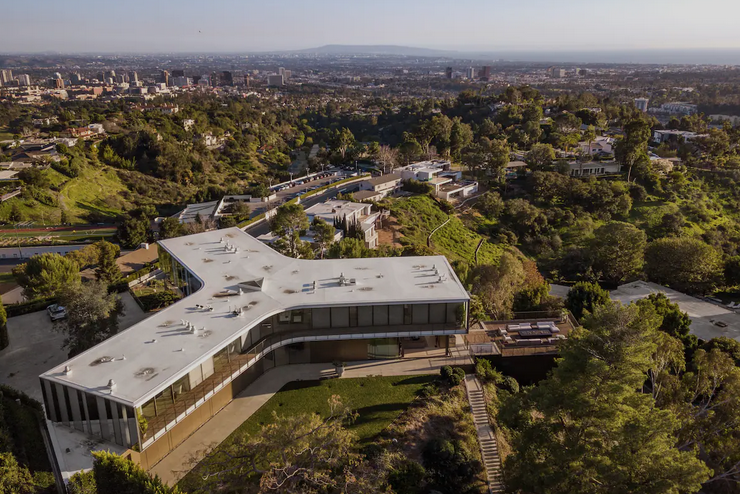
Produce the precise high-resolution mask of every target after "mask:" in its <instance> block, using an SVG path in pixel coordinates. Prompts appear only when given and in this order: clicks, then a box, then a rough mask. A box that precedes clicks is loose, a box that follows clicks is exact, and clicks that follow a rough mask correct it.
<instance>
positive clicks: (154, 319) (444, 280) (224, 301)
mask: <svg viewBox="0 0 740 494" xmlns="http://www.w3.org/2000/svg"><path fill="white" fill-rule="evenodd" d="M160 245H161V247H162V248H163V249H164V250H166V251H167V252H168V253H169V254H170V255H171V256H172V257H173V258H174V259H175V260H177V261H178V262H179V263H180V264H182V265H183V266H185V267H187V269H188V270H189V271H190V272H191V273H192V275H193V276H194V277H195V278H197V279H198V280H200V281H201V283H202V287H201V288H200V289H199V290H198V291H197V292H195V293H193V294H192V295H190V296H188V297H186V298H184V299H183V300H181V301H179V302H177V303H175V304H173V305H171V306H169V307H167V308H165V309H163V310H161V311H159V312H157V313H155V314H153V315H152V316H151V317H149V318H148V319H145V320H144V321H142V322H140V323H138V324H135V325H134V326H132V327H130V328H129V329H127V330H125V331H122V332H121V333H119V334H117V335H115V336H113V337H111V338H109V339H108V340H106V341H104V342H103V343H100V344H99V345H97V346H95V347H93V348H91V349H89V350H87V351H86V352H84V353H82V354H80V355H77V356H76V357H74V358H72V359H70V360H68V361H67V362H64V363H62V364H60V365H58V366H56V367H54V368H53V369H51V370H49V371H48V372H46V373H44V374H43V377H44V378H46V379H49V380H52V381H56V382H59V383H61V384H64V385H68V386H72V387H75V388H78V389H82V390H84V391H86V392H88V393H92V394H98V395H100V396H105V397H106V398H108V399H113V400H115V401H119V402H121V403H125V404H133V405H134V406H139V405H141V404H143V403H144V402H146V401H147V400H149V399H150V398H152V397H153V396H155V395H156V394H157V393H158V392H159V391H161V390H162V389H163V388H164V387H166V386H168V385H169V384H171V383H172V382H173V380H175V379H177V378H178V377H180V376H182V375H184V374H185V373H186V372H188V370H189V369H191V368H192V367H194V366H195V365H197V364H200V363H201V362H203V361H205V360H206V359H208V358H210V357H211V356H212V355H213V354H214V353H216V352H217V351H218V350H220V349H221V348H223V347H224V346H225V345H226V344H228V343H230V342H232V341H233V340H234V339H236V338H237V337H238V336H241V335H243V334H246V333H247V332H248V331H249V329H250V328H252V327H254V326H256V325H257V324H259V323H260V322H261V321H263V320H264V319H265V318H267V317H270V316H272V315H275V314H278V313H281V312H284V311H286V310H293V309H303V308H317V307H332V306H347V305H384V304H388V305H394V304H404V303H411V304H413V303H457V302H466V301H468V299H469V296H468V293H467V292H466V290H465V289H464V288H463V286H462V284H461V283H460V281H459V280H458V278H457V276H456V275H455V273H454V271H453V269H452V267H451V266H450V264H449V263H448V261H447V259H446V258H445V257H444V256H427V257H389V258H364V259H331V260H301V259H293V258H289V257H285V256H283V255H282V254H280V253H278V252H277V251H274V250H273V249H271V248H270V247H268V246H266V245H264V244H263V243H261V242H260V241H258V240H257V239H255V238H254V237H252V236H250V235H248V234H247V233H245V232H243V231H242V230H240V229H238V228H228V229H223V230H214V231H210V232H205V233H199V234H196V235H190V236H186V237H178V238H172V239H167V240H163V241H161V242H160ZM201 307H204V308H201ZM209 307H210V308H212V310H209V309H208V308H209ZM239 308H241V309H242V313H241V315H238V316H237V315H234V314H233V313H234V311H235V310H236V309H239ZM188 323H189V324H190V325H191V326H192V327H194V328H196V330H195V331H191V330H189V329H188V327H187V324H188ZM65 367H68V368H69V371H68V372H65ZM111 379H112V380H114V382H115V387H114V388H113V389H112V390H111V389H110V388H109V387H108V382H109V380H111Z"/></svg>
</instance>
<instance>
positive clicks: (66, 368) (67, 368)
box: [64, 365, 72, 374]
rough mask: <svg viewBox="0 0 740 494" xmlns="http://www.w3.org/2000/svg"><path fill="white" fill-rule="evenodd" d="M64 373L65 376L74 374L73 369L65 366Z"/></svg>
mask: <svg viewBox="0 0 740 494" xmlns="http://www.w3.org/2000/svg"><path fill="white" fill-rule="evenodd" d="M64 373H65V374H71V373H72V367H70V366H68V365H65V366H64Z"/></svg>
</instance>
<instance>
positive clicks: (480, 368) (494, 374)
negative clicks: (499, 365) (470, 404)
mask: <svg viewBox="0 0 740 494" xmlns="http://www.w3.org/2000/svg"><path fill="white" fill-rule="evenodd" d="M475 375H476V376H478V379H480V380H481V381H483V382H484V383H494V384H499V383H501V382H502V381H503V380H504V376H503V375H501V373H500V372H499V371H497V370H496V369H494V368H493V367H492V366H491V361H490V360H486V359H484V358H479V359H477V360H476V362H475Z"/></svg>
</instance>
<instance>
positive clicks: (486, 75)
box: [480, 65, 491, 81]
mask: <svg viewBox="0 0 740 494" xmlns="http://www.w3.org/2000/svg"><path fill="white" fill-rule="evenodd" d="M480 78H481V79H482V80H484V81H487V80H489V79H490V78H491V66H490V65H484V66H483V68H481V70H480Z"/></svg>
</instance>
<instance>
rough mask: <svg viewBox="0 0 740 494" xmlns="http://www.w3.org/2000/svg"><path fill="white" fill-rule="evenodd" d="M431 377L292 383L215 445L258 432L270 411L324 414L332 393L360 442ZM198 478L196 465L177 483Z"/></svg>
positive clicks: (395, 413) (384, 424) (269, 418)
mask: <svg viewBox="0 0 740 494" xmlns="http://www.w3.org/2000/svg"><path fill="white" fill-rule="evenodd" d="M435 379H436V376H414V377H408V376H396V377H367V378H358V379H331V380H325V381H298V382H292V383H290V384H288V385H287V386H285V387H283V389H281V390H280V391H278V392H277V393H276V394H275V396H273V397H272V398H270V400H268V402H267V403H265V404H264V405H263V406H262V407H261V408H260V409H259V410H257V412H256V413H255V414H254V415H252V416H251V417H249V418H248V419H247V420H246V421H245V422H244V423H243V424H242V425H241V426H239V428H238V429H236V430H235V431H234V432H233V433H231V435H230V436H229V437H228V438H226V440H225V441H224V442H223V443H221V445H219V446H218V447H219V448H220V447H223V446H225V445H228V444H231V443H233V442H234V441H236V440H237V439H238V438H240V437H244V436H245V435H253V434H255V433H257V432H259V431H260V429H261V428H262V426H263V425H265V424H268V423H270V422H272V413H273V412H277V413H278V414H279V415H285V416H292V415H298V414H303V413H318V414H320V415H321V416H326V415H327V414H328V412H329V406H328V400H329V398H330V397H331V396H332V395H339V396H341V397H342V399H343V402H344V403H345V404H347V405H349V406H350V407H351V408H352V409H353V410H354V411H356V412H357V414H358V417H357V420H355V422H354V423H352V424H351V425H350V426H349V429H350V430H351V431H353V432H354V433H355V434H357V437H358V439H359V444H360V445H364V444H367V443H368V442H370V441H372V440H373V439H374V438H375V437H377V435H378V434H380V432H382V431H383V430H384V429H385V428H386V427H388V426H389V425H390V424H391V423H392V422H393V421H394V420H395V419H396V418H398V417H399V416H400V415H401V413H402V412H403V411H404V410H406V408H408V406H409V404H410V403H411V402H412V401H413V400H414V399H415V398H416V397H417V396H418V393H419V391H420V390H421V389H422V388H423V387H424V386H425V385H427V384H428V383H431V382H433V381H434V380H435ZM215 420H218V418H216V419H215ZM200 479H201V477H200V476H199V475H198V466H196V467H195V468H194V469H193V470H192V471H191V472H190V473H188V474H187V475H186V476H185V477H184V478H183V479H182V480H181V481H180V484H179V485H180V486H181V487H183V488H188V489H190V490H193V487H195V486H197V485H199V480H200Z"/></svg>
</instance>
